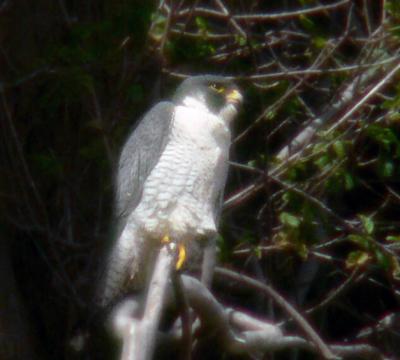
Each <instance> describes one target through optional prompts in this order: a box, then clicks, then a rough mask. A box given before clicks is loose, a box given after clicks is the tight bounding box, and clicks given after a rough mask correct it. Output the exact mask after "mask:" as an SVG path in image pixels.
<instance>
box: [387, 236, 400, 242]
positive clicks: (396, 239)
mask: <svg viewBox="0 0 400 360" xmlns="http://www.w3.org/2000/svg"><path fill="white" fill-rule="evenodd" d="M386 241H390V242H400V235H388V236H386Z"/></svg>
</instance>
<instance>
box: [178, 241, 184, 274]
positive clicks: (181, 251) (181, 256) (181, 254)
mask: <svg viewBox="0 0 400 360" xmlns="http://www.w3.org/2000/svg"><path fill="white" fill-rule="evenodd" d="M185 260H186V249H185V245H183V244H179V245H178V261H177V262H176V270H180V269H181V267H182V265H183V263H184V262H185Z"/></svg>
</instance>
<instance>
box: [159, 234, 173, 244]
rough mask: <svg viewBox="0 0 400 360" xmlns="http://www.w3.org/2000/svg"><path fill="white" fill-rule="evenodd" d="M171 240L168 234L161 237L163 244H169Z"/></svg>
mask: <svg viewBox="0 0 400 360" xmlns="http://www.w3.org/2000/svg"><path fill="white" fill-rule="evenodd" d="M170 242H171V239H170V238H169V236H168V235H165V236H164V237H163V238H162V239H161V244H169V243H170Z"/></svg>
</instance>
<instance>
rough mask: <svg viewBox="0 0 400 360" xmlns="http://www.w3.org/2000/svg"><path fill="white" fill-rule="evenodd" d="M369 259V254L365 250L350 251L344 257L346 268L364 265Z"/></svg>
mask: <svg viewBox="0 0 400 360" xmlns="http://www.w3.org/2000/svg"><path fill="white" fill-rule="evenodd" d="M370 259H371V257H370V255H369V254H368V253H367V252H365V251H360V250H356V251H352V252H351V253H350V254H349V255H348V256H347V259H346V267H347V268H348V269H351V268H355V267H359V266H363V265H365V264H366V263H367V262H368V261H369V260H370Z"/></svg>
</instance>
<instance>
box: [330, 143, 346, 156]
mask: <svg viewBox="0 0 400 360" xmlns="http://www.w3.org/2000/svg"><path fill="white" fill-rule="evenodd" d="M333 150H334V151H335V153H336V155H337V157H338V158H340V159H343V158H344V157H346V148H345V144H344V142H343V141H340V140H337V141H335V142H334V143H333Z"/></svg>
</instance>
